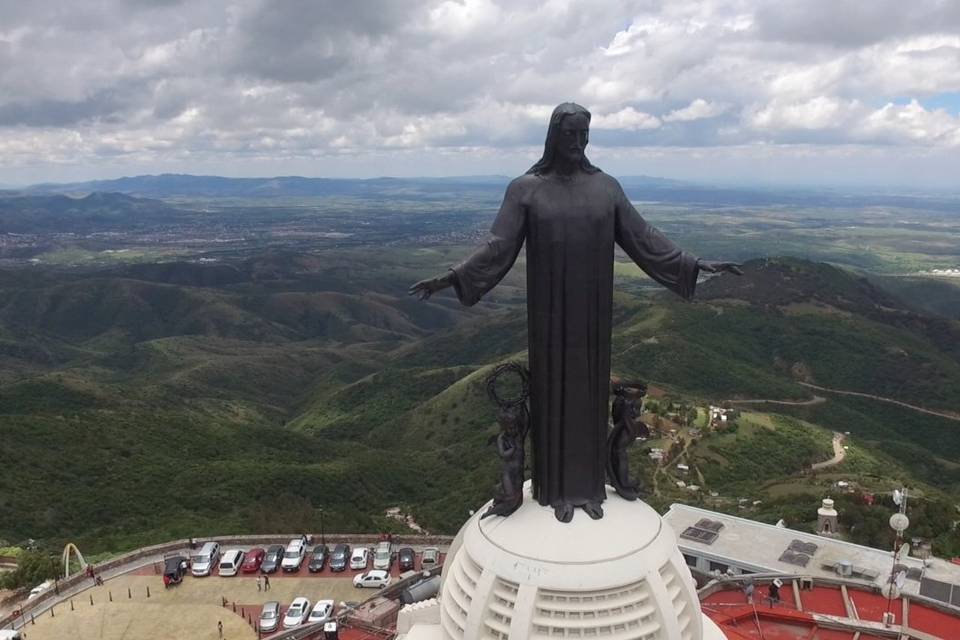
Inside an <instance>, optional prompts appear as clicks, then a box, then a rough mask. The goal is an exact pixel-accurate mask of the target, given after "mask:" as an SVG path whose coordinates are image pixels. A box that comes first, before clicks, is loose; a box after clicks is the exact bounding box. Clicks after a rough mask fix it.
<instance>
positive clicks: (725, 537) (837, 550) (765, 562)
mask: <svg viewBox="0 0 960 640" xmlns="http://www.w3.org/2000/svg"><path fill="white" fill-rule="evenodd" d="M663 519H664V521H665V522H666V523H667V524H669V525H670V526H671V527H673V529H674V530H675V531H676V532H677V537H678V544H679V546H680V551H681V553H682V554H683V557H684V560H685V561H686V563H687V565H688V566H690V567H691V569H693V570H695V571H698V572H700V573H703V574H710V573H713V574H732V575H741V574H751V573H757V574H788V575H789V574H793V575H797V576H808V577H812V578H814V579H816V578H831V579H834V578H844V579H846V580H848V581H851V582H853V583H860V584H862V585H866V586H870V587H874V588H877V589H880V588H882V587H884V585H886V584H887V583H888V582H889V579H890V575H891V573H892V571H893V552H892V551H884V550H882V549H874V548H872V547H865V546H862V545H858V544H853V543H850V542H845V541H843V540H837V539H835V538H826V537H823V536H818V535H814V534H812V533H805V532H803V531H796V530H793V529H787V528H785V527H777V526H775V525H770V524H764V523H762V522H756V521H753V520H747V519H745V518H739V517H736V516H731V515H727V514H724V513H718V512H715V511H709V510H707V509H700V508H698V507H691V506H688V505H683V504H673V505H671V506H670V509H669V510H668V511H667V513H666V514H664V516H663ZM898 565H899V566H898V568H897V573H899V572H900V571H904V572H905V575H904V582H903V587H902V589H901V592H902V593H905V594H911V595H920V596H925V597H928V598H931V599H933V600H938V601H941V602H945V603H951V604H953V605H955V606H960V565H955V564H953V563H950V562H947V561H945V560H941V559H939V558H927V559H926V560H923V559H920V558H914V557H906V558H899V559H898ZM956 637H957V638H960V629H958V634H957V636H956Z"/></svg>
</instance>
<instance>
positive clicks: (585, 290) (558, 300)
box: [452, 171, 699, 507]
mask: <svg viewBox="0 0 960 640" xmlns="http://www.w3.org/2000/svg"><path fill="white" fill-rule="evenodd" d="M524 244H526V250H527V331H528V334H529V335H528V340H529V351H528V360H529V368H530V424H531V429H530V433H531V437H532V450H533V465H532V468H533V488H534V496H535V497H536V498H537V500H538V501H539V503H540V504H542V505H549V506H553V507H556V506H557V505H559V504H562V503H568V504H572V505H575V506H580V505H584V504H587V503H590V502H593V503H599V502H602V501H603V500H604V499H605V497H606V491H605V489H604V484H605V477H606V476H605V474H606V468H607V467H606V462H607V461H606V457H607V452H606V439H607V429H608V427H607V416H608V398H609V393H610V335H611V327H612V312H613V263H614V244H617V245H619V246H620V247H621V248H622V249H623V250H624V251H625V252H626V253H627V255H629V256H630V258H631V259H632V260H633V261H634V262H636V263H637V265H638V266H639V267H640V268H641V269H643V271H644V272H645V273H646V274H647V275H649V276H650V277H651V278H653V279H654V280H656V281H657V282H659V283H660V284H662V285H663V286H665V287H667V288H668V289H670V290H671V291H674V292H675V293H677V294H679V295H681V296H682V297H684V298H690V297H692V296H693V292H694V288H695V287H696V282H697V274H698V271H699V269H698V267H697V259H696V257H694V256H693V255H691V254H689V253H685V252H683V251H681V250H680V249H678V248H677V247H676V246H674V244H673V243H672V242H670V241H669V240H668V239H667V238H666V237H664V236H663V235H662V234H661V233H660V232H659V231H658V230H657V229H655V228H654V227H653V226H651V225H649V224H647V222H646V221H645V220H644V219H643V218H642V217H641V216H640V214H639V213H637V211H636V209H634V208H633V205H631V204H630V201H629V200H628V199H627V197H626V195H625V194H624V192H623V189H622V188H621V187H620V184H619V183H618V182H617V181H616V180H615V179H613V178H612V177H610V176H608V175H607V174H605V173H603V172H601V171H597V172H596V173H584V174H579V175H576V176H574V177H572V178H569V179H565V178H559V177H554V176H540V175H536V174H526V175H523V176H520V177H519V178H517V179H515V180H513V181H512V182H511V183H510V185H509V186H508V187H507V191H506V194H505V196H504V199H503V204H502V205H501V207H500V211H499V213H498V214H497V217H496V219H495V220H494V222H493V226H492V227H491V229H490V237H489V238H488V239H487V241H486V243H485V244H483V245H481V246H480V247H479V248H478V249H477V250H476V251H475V252H474V253H473V254H472V255H471V256H470V257H469V258H467V259H466V260H464V261H463V262H461V263H460V264H458V265H456V266H455V267H453V268H452V270H453V272H454V274H455V278H454V287H455V290H456V292H457V297H458V298H459V299H460V302H461V303H462V304H464V305H467V306H470V305H473V304H476V303H477V301H479V300H480V298H481V297H482V296H483V295H484V294H485V293H487V292H488V291H490V290H491V289H492V288H493V287H494V286H496V285H497V283H498V282H500V280H501V279H502V278H503V277H504V276H505V275H506V273H507V272H508V271H509V270H510V268H511V267H512V266H513V263H514V262H515V260H516V258H517V255H518V254H519V253H520V249H521V248H522V247H523V246H524Z"/></svg>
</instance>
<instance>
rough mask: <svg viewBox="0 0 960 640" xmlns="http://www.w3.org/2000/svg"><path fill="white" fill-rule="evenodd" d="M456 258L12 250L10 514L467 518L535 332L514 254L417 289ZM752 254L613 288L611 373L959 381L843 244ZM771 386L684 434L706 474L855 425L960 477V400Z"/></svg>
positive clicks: (347, 520) (486, 484)
mask: <svg viewBox="0 0 960 640" xmlns="http://www.w3.org/2000/svg"><path fill="white" fill-rule="evenodd" d="M448 261H449V257H448V256H447V255H446V253H443V252H423V253H410V252H399V251H391V250H386V249H385V250H384V251H382V252H380V253H378V255H376V256H375V257H374V256H370V255H369V254H366V253H362V252H360V251H356V252H352V253H351V252H350V251H349V250H343V251H341V252H340V253H339V254H337V255H336V256H330V255H312V254H294V253H289V252H271V253H267V254H263V255H258V256H253V257H250V258H247V259H244V260H240V261H237V262H234V263H229V264H221V265H213V266H211V265H198V264H193V263H171V264H165V265H131V266H123V267H116V268H113V269H109V270H100V271H93V272H83V271H79V270H72V271H69V272H54V271H47V270H29V271H19V272H10V271H0V442H3V443H4V448H3V450H4V453H5V454H7V455H6V457H5V460H6V461H7V464H4V465H0V537H3V538H11V539H20V538H26V537H33V538H43V539H46V540H49V541H50V542H51V543H55V542H57V541H62V540H64V539H66V538H76V539H77V540H79V541H80V542H82V543H83V545H85V549H86V548H90V550H91V551H96V550H107V549H116V548H122V547H127V546H130V545H132V544H135V543H141V542H145V541H155V540H160V539H163V538H169V537H172V536H186V535H202V534H205V533H214V532H216V533H229V532H232V531H254V530H256V531H260V530H280V529H284V528H285V527H286V528H294V529H298V528H299V529H302V528H307V527H316V526H318V518H319V511H318V510H319V509H320V508H321V507H322V508H323V513H324V522H325V525H326V526H327V528H328V530H333V529H337V528H341V529H348V528H349V529H353V530H371V531H374V530H379V529H383V528H386V527H389V526H396V525H391V524H389V523H388V522H387V521H385V520H384V519H383V518H381V517H380V516H379V515H378V514H382V513H383V510H384V509H386V508H387V507H389V506H393V505H401V506H403V507H405V508H406V509H408V510H409V511H411V512H413V513H414V514H415V515H416V516H417V519H418V521H420V522H421V523H422V524H425V525H426V526H427V527H429V528H431V529H433V530H437V531H446V532H450V531H453V530H454V529H455V528H456V526H457V525H458V524H459V523H460V522H462V520H463V519H464V517H465V516H466V513H467V510H468V509H473V508H476V507H477V506H479V504H481V503H482V502H483V500H485V499H486V498H487V497H489V495H490V494H491V488H492V485H493V482H494V481H495V479H496V460H495V455H494V453H493V451H492V448H490V447H489V445H488V440H489V438H490V436H491V435H492V434H493V433H494V424H495V423H494V413H493V410H492V408H491V406H490V404H489V402H488V401H487V399H486V396H485V393H484V388H483V380H484V378H485V375H486V373H487V372H488V371H489V369H490V367H492V366H493V365H494V364H496V363H498V362H501V361H503V360H506V359H510V358H519V359H521V360H522V359H523V358H524V357H525V353H524V350H525V345H526V315H525V311H524V309H523V307H522V305H517V304H516V302H515V299H516V298H515V294H516V291H517V290H516V286H517V284H518V282H522V274H512V275H511V276H510V279H508V281H507V282H505V283H504V290H503V291H501V292H499V293H498V295H497V296H495V297H493V302H489V303H484V304H481V305H478V307H476V308H472V309H463V308H461V307H459V305H457V303H456V302H455V300H453V299H452V297H451V296H450V295H449V293H443V294H439V295H437V296H435V297H434V298H433V299H431V300H430V301H429V302H426V303H424V302H419V301H416V300H413V299H411V298H408V297H407V296H406V295H405V289H406V286H407V285H409V283H410V282H412V281H414V280H415V279H416V278H418V277H422V275H423V274H424V273H429V272H432V271H434V270H436V269H437V268H438V267H440V268H442V267H441V265H444V264H446V263H447V262H448ZM745 271H746V275H744V276H743V277H742V278H734V277H732V276H722V277H719V278H712V279H710V280H709V281H707V282H704V283H702V284H701V287H700V290H699V291H698V300H699V301H698V302H694V303H686V302H683V301H681V300H679V299H677V298H675V297H673V296H671V295H669V294H657V295H652V296H643V295H640V296H638V295H633V294H628V293H620V294H618V296H617V298H616V301H615V312H614V318H615V327H614V334H613V368H614V372H615V373H617V374H619V375H624V376H629V377H639V378H642V379H645V380H648V381H650V382H652V383H654V384H655V385H656V386H658V387H661V388H662V389H666V391H667V392H668V393H669V394H670V395H671V396H672V397H674V398H677V399H683V400H684V401H687V402H693V401H702V402H714V403H716V402H720V401H723V400H728V399H736V398H747V399H780V400H785V399H791V398H792V399H806V398H809V397H810V396H811V391H810V390H809V389H808V388H806V387H804V386H802V385H800V384H799V382H803V381H807V382H813V383H816V384H819V385H822V386H826V387H833V388H839V389H846V390H853V391H869V392H871V393H876V394H880V395H890V396H891V397H896V398H899V399H901V400H903V401H906V402H910V403H914V404H919V405H922V406H926V407H929V408H934V409H937V408H939V409H945V410H955V409H956V407H958V406H960V362H958V357H957V354H956V351H955V349H956V348H957V344H958V343H960V340H958V341H957V342H952V341H953V339H954V337H955V336H957V335H960V334H958V333H957V331H958V328H957V323H956V322H954V321H951V320H948V319H946V318H944V317H940V316H934V315H928V314H926V313H924V312H921V311H918V310H916V309H914V308H913V307H912V306H909V305H908V304H907V303H904V302H901V301H900V300H899V298H897V297H895V296H894V295H892V294H889V293H886V292H885V291H884V290H882V289H879V288H877V287H875V286H873V285H871V284H870V283H869V282H867V281H865V280H863V279H862V278H861V277H859V276H856V275H853V274H850V273H848V272H845V271H842V270H840V269H836V268H834V267H831V266H828V265H822V264H815V263H808V262H802V261H795V260H779V259H777V260H764V261H755V262H751V263H748V264H747V265H746V266H745ZM766 409H768V410H769V411H776V412H779V413H781V414H791V415H792V416H793V417H784V418H776V419H773V418H765V420H768V421H770V424H771V425H773V427H771V429H768V430H766V431H754V432H748V431H749V430H745V431H744V432H743V433H738V434H736V435H731V436H730V437H727V436H724V438H726V439H725V440H718V441H715V442H714V443H713V445H716V446H712V449H713V450H712V451H707V450H703V451H699V450H691V452H690V455H691V456H694V457H695V456H698V455H700V456H702V457H703V459H704V460H710V459H713V460H714V461H717V460H727V462H728V463H730V464H728V465H723V464H719V465H718V466H715V467H713V468H710V469H707V470H706V471H704V472H703V474H704V481H705V482H706V483H707V485H708V486H710V487H711V489H716V490H717V491H739V490H742V489H743V488H744V486H745V484H744V483H745V482H749V479H750V478H752V477H755V476H757V475H758V474H763V475H765V476H766V475H772V476H773V477H770V478H768V479H769V480H770V481H776V480H777V478H778V476H777V474H778V472H780V473H782V477H783V478H790V477H792V476H793V474H795V473H796V472H797V471H798V470H800V469H803V468H804V467H806V466H807V465H809V463H810V462H811V461H812V460H816V459H819V458H821V457H824V456H828V455H829V430H841V431H851V433H852V434H853V437H855V438H856V439H857V446H858V449H857V451H858V452H861V453H858V457H857V458H856V461H859V462H857V464H860V465H861V466H860V467H851V468H853V469H854V470H855V471H856V469H860V470H862V471H863V472H864V473H868V472H870V473H873V472H874V471H875V470H876V469H877V468H879V467H881V466H882V465H884V464H886V465H889V468H890V469H896V470H897V473H900V474H902V477H903V478H904V479H905V481H909V482H916V483H918V484H922V486H924V487H925V488H926V489H927V490H929V491H931V492H944V494H945V495H952V496H956V495H958V492H960V477H958V475H957V473H958V472H957V466H956V465H955V464H953V463H951V462H950V460H951V459H956V456H957V455H958V454H960V435H958V434H960V430H958V429H957V428H956V423H952V422H950V421H948V420H945V419H942V418H936V417H933V416H923V415H922V414H916V413H915V412H910V411H909V410H906V409H899V408H894V407H891V406H889V405H883V404H882V403H876V402H872V401H868V400H859V399H858V400H856V401H854V400H849V399H845V398H840V397H836V398H834V397H831V398H829V399H828V401H827V402H825V403H822V404H818V405H812V406H809V407H793V408H791V407H786V406H778V407H776V408H774V407H773V406H769V407H766ZM801 420H803V421H806V422H802V421H801ZM813 425H816V426H813ZM774 427H775V428H774ZM894 445H896V449H897V451H899V452H902V453H898V455H897V458H896V459H891V457H890V454H889V451H891V448H892V447H894ZM751 452H761V453H762V452H766V453H762V458H761V459H753V458H751V457H750V456H751V455H752V454H751ZM634 453H635V457H636V459H635V460H634V464H635V465H636V466H637V468H638V470H639V471H640V472H641V473H642V474H648V475H649V474H651V473H652V470H651V469H650V468H649V466H645V465H647V464H648V463H647V462H645V460H646V459H645V456H644V455H643V452H642V451H641V450H640V449H639V448H637V451H635V452H634ZM757 455H759V454H757ZM845 464H846V463H845ZM851 464H853V463H852V462H851ZM871 470H872V471H871Z"/></svg>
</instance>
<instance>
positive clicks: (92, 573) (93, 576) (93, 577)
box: [87, 564, 103, 587]
mask: <svg viewBox="0 0 960 640" xmlns="http://www.w3.org/2000/svg"><path fill="white" fill-rule="evenodd" d="M87 577H88V578H90V579H91V580H93V586H95V587H99V586H101V585H103V578H101V577H100V575H99V574H97V573H96V572H95V571H94V570H93V565H90V564H88V565H87Z"/></svg>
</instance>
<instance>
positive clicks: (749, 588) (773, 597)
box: [743, 578, 783, 607]
mask: <svg viewBox="0 0 960 640" xmlns="http://www.w3.org/2000/svg"><path fill="white" fill-rule="evenodd" d="M782 586H783V581H782V580H780V579H779V578H776V579H774V580H773V582H771V583H770V587H769V589H768V590H767V600H768V601H769V602H770V606H771V607H775V606H776V605H777V604H779V602H780V587H782ZM753 591H754V586H753V580H747V581H746V582H745V583H744V585H743V592H744V594H745V595H746V596H747V604H753Z"/></svg>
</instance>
